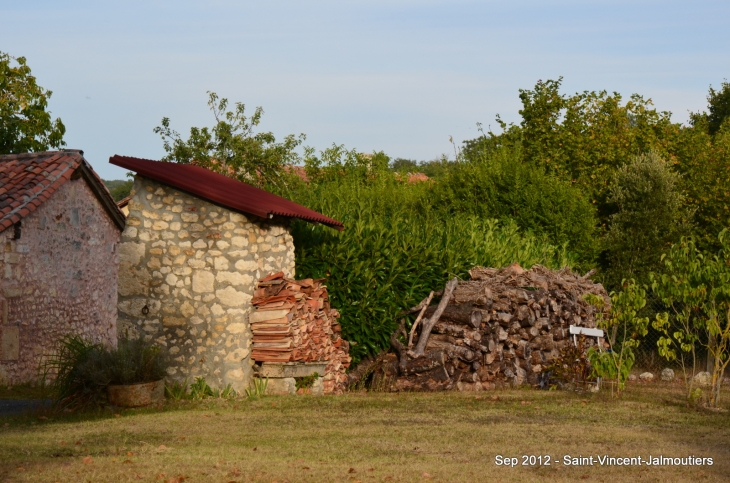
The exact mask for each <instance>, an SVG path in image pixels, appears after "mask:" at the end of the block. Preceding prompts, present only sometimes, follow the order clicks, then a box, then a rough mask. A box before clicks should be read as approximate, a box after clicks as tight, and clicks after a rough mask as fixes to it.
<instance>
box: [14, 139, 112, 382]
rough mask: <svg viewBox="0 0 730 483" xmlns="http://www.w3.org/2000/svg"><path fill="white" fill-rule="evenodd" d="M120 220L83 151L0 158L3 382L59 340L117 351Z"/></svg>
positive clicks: (20, 375) (25, 374) (32, 370)
mask: <svg viewBox="0 0 730 483" xmlns="http://www.w3.org/2000/svg"><path fill="white" fill-rule="evenodd" d="M123 228H124V215H123V214H122V212H121V211H120V210H119V209H118V208H117V206H116V204H115V203H114V200H113V199H112V197H111V195H110V194H109V191H107V189H106V187H105V186H104V183H103V182H102V181H101V179H100V178H99V177H98V176H97V174H96V173H95V172H94V170H93V169H92V168H91V166H90V165H89V163H88V162H87V161H86V160H85V159H84V156H83V152H82V151H79V150H71V149H68V150H63V151H49V152H42V153H28V154H13V155H4V156H0V243H1V245H0V246H1V247H2V249H0V384H19V383H26V382H33V381H34V380H35V379H36V378H37V376H38V367H39V364H40V362H41V359H42V357H43V356H44V355H46V354H49V353H50V352H51V351H52V350H53V349H54V345H55V343H56V342H57V341H58V340H59V338H61V337H62V336H64V335H67V334H75V335H81V336H83V337H85V338H87V339H90V340H93V341H96V342H103V343H106V344H109V345H115V344H116V341H117V326H116V319H117V313H116V301H117V268H118V266H117V262H116V257H117V250H118V245H119V238H120V235H121V232H122V230H123Z"/></svg>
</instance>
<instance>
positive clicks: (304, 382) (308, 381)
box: [294, 372, 319, 389]
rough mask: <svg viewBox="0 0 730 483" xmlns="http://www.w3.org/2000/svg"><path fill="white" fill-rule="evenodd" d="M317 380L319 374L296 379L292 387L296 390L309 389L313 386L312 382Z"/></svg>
mask: <svg viewBox="0 0 730 483" xmlns="http://www.w3.org/2000/svg"><path fill="white" fill-rule="evenodd" d="M318 378H319V374H317V373H316V372H315V373H314V374H310V375H309V376H303V377H297V378H295V380H294V385H295V386H296V388H297V389H309V388H311V387H312V386H314V382H315V381H316V380H317V379H318Z"/></svg>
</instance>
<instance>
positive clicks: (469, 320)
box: [426, 304, 482, 329]
mask: <svg viewBox="0 0 730 483" xmlns="http://www.w3.org/2000/svg"><path fill="white" fill-rule="evenodd" d="M437 310H438V307H437V306H434V305H432V306H430V307H428V309H426V317H433V315H434V314H435V313H436V311H437ZM440 319H442V320H448V321H451V322H454V323H457V324H464V325H470V326H472V327H474V328H475V329H478V328H479V327H480V326H481V325H482V311H481V310H480V309H477V308H475V307H474V304H461V305H448V306H446V308H445V309H444V310H443V312H442V313H441V317H440Z"/></svg>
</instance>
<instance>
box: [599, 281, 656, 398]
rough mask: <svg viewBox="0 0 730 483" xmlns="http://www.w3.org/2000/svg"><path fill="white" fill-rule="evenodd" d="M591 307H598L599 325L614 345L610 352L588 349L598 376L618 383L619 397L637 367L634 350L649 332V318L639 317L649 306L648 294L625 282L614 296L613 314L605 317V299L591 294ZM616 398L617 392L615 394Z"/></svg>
mask: <svg viewBox="0 0 730 483" xmlns="http://www.w3.org/2000/svg"><path fill="white" fill-rule="evenodd" d="M586 299H587V301H588V303H591V304H593V305H595V306H596V307H598V309H599V314H598V318H597V321H596V324H597V325H598V327H600V328H601V329H605V330H606V333H607V334H608V337H609V341H610V342H611V350H610V351H605V352H604V351H600V350H596V349H595V348H594V347H591V348H590V349H588V358H589V360H590V361H591V365H592V366H593V372H594V373H595V375H596V376H598V377H602V378H604V379H607V380H609V381H610V380H613V381H614V382H615V383H616V395H617V396H620V395H621V391H623V389H624V385H625V384H626V380H627V379H628V378H629V374H630V373H631V368H632V367H633V366H634V360H635V356H634V351H633V349H634V348H636V347H638V346H639V345H640V344H641V339H640V338H641V337H644V336H646V334H647V332H648V328H649V318H648V317H637V314H638V312H639V310H641V309H642V308H644V306H645V305H646V290H645V289H644V287H642V286H640V285H636V283H635V282H634V280H623V282H622V290H621V291H619V292H611V312H610V315H609V316H608V317H604V316H603V311H602V310H601V309H602V308H603V307H604V305H605V300H604V299H603V297H599V296H596V295H593V294H588V296H587V297H586ZM612 394H613V390H612Z"/></svg>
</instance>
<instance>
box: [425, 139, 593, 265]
mask: <svg viewBox="0 0 730 483" xmlns="http://www.w3.org/2000/svg"><path fill="white" fill-rule="evenodd" d="M431 191H432V193H431V195H430V197H429V202H430V203H431V208H430V209H432V210H441V211H445V212H446V215H445V216H451V215H452V214H456V213H465V214H471V215H475V216H478V217H480V218H482V219H485V218H495V219H499V220H501V221H502V222H507V223H508V222H510V220H511V221H514V223H516V224H517V226H518V227H520V229H522V230H523V231H525V232H529V233H534V234H536V235H538V236H545V238H546V239H547V240H548V241H549V242H550V243H551V244H554V245H558V246H562V245H566V246H567V247H568V249H569V250H570V251H572V252H573V253H576V254H577V255H579V258H580V260H582V261H584V262H585V263H587V264H590V262H592V261H593V259H594V258H595V255H596V253H597V239H596V236H595V235H596V231H597V230H596V228H597V224H598V222H597V218H596V213H595V208H594V207H593V205H592V204H591V203H590V202H589V200H588V198H587V197H586V196H585V195H584V194H583V193H582V192H581V190H580V189H579V188H578V187H577V186H573V185H572V184H571V183H569V182H567V181H563V180H561V179H560V178H558V177H557V176H555V175H553V174H547V173H545V172H544V170H543V169H542V168H539V167H535V166H533V165H531V164H524V163H521V162H520V153H519V148H516V149H511V148H507V147H501V148H497V149H486V148H484V147H482V148H481V149H472V150H470V151H469V152H468V153H467V154H465V157H464V161H463V162H461V163H458V164H454V166H452V167H451V168H450V169H449V170H448V171H447V173H446V174H444V175H443V176H442V178H441V179H439V181H438V182H437V183H436V184H435V185H434V186H433V188H432V190H431ZM590 268H593V267H592V266H591V267H590Z"/></svg>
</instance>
